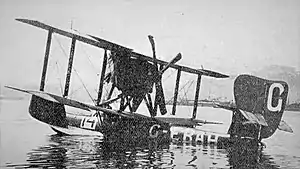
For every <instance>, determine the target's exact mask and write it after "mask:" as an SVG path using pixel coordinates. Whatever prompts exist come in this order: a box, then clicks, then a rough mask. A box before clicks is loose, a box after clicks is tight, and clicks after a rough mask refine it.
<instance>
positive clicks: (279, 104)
mask: <svg viewBox="0 0 300 169" xmlns="http://www.w3.org/2000/svg"><path fill="white" fill-rule="evenodd" d="M275 88H278V89H279V97H278V98H277V99H278V103H277V105H276V106H273V105H272V100H273V99H276V97H275V98H274V97H273V91H274V89H275ZM283 91H284V87H283V85H282V84H280V83H273V84H272V85H271V86H270V88H269V94H268V102H267V107H268V109H269V110H270V111H273V112H276V111H280V110H281V107H282V98H281V97H280V95H281V94H282V93H283Z"/></svg>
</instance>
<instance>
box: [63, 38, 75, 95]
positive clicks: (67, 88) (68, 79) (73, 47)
mask: <svg viewBox="0 0 300 169" xmlns="http://www.w3.org/2000/svg"><path fill="white" fill-rule="evenodd" d="M75 45H76V38H72V44H71V49H70V56H69V63H68V70H67V76H66V83H65V91H64V95H63V96H64V97H67V96H68V94H69V88H70V80H71V74H72V66H73V60H74V52H75Z"/></svg>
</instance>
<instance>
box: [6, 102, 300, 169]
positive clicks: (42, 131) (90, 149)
mask: <svg viewBox="0 0 300 169" xmlns="http://www.w3.org/2000/svg"><path fill="white" fill-rule="evenodd" d="M27 110H28V99H25V100H23V101H2V102H1V110H0V111H1V113H0V132H1V133H0V134H1V135H0V137H1V142H0V146H1V147H0V168H11V167H12V168H42V167H49V168H51V167H52V168H64V167H66V168H72V167H76V168H300V144H299V143H300V130H299V128H300V123H299V121H300V112H286V113H285V114H284V120H285V121H286V122H287V123H288V124H290V125H291V126H292V128H293V130H294V133H293V134H290V133H285V132H282V131H277V132H276V133H275V135H273V137H271V138H269V139H267V140H264V142H265V143H266V144H267V148H265V149H264V150H263V151H259V152H252V153H246V152H241V151H238V150H237V149H234V148H233V149H216V148H213V147H209V146H192V145H174V144H170V145H156V144H151V145H143V146H128V145H123V144H121V143H120V144H108V143H103V142H102V141H101V139H100V138H94V137H73V136H72V137H71V136H66V137H59V136H57V135H55V133H54V132H53V131H52V130H51V129H50V128H49V127H48V126H47V125H44V124H42V123H40V122H38V121H36V120H34V119H32V118H31V117H30V116H29V115H28V111H27ZM190 112H191V108H190V107H179V109H178V116H179V117H189V116H190ZM230 115H231V114H230V113H229V112H227V111H223V110H219V109H211V108H201V109H199V114H198V118H205V119H208V120H215V121H222V122H224V125H218V126H207V128H208V129H213V130H219V131H220V132H222V131H224V132H225V131H226V130H227V128H228V124H229V123H230Z"/></svg>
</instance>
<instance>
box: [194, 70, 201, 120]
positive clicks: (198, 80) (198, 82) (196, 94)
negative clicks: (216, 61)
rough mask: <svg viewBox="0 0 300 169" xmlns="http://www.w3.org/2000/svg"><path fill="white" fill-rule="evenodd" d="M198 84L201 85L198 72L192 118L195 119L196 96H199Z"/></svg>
mask: <svg viewBox="0 0 300 169" xmlns="http://www.w3.org/2000/svg"><path fill="white" fill-rule="evenodd" d="M200 85H201V74H198V78H197V85H196V92H195V100H194V109H193V116H192V119H195V118H196V115H197V106H198V98H199V93H200Z"/></svg>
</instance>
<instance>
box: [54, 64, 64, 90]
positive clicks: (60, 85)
mask: <svg viewBox="0 0 300 169" xmlns="http://www.w3.org/2000/svg"><path fill="white" fill-rule="evenodd" d="M55 65H56V69H57V74H60V73H59V65H58V62H57V61H56V62H55ZM58 80H59V87H60V94H63V87H62V84H61V78H60V77H59V76H58Z"/></svg>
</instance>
